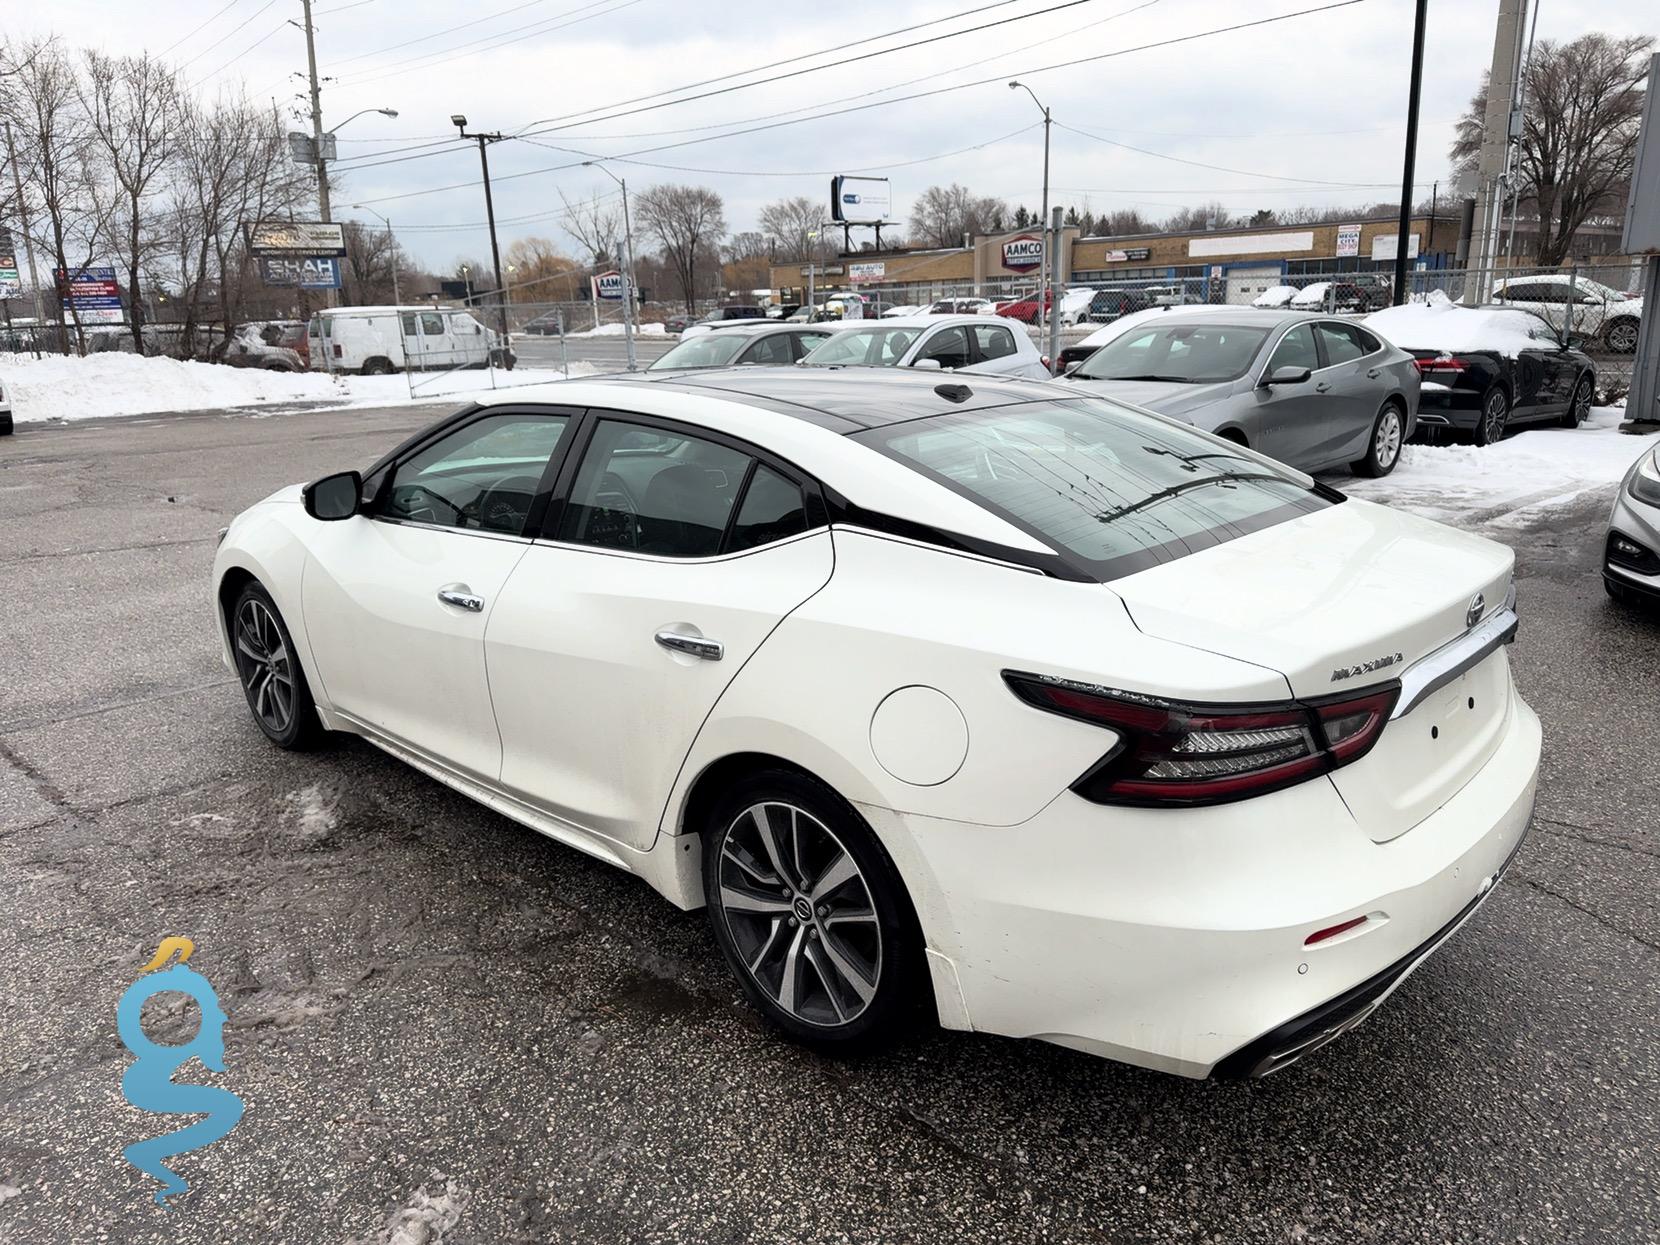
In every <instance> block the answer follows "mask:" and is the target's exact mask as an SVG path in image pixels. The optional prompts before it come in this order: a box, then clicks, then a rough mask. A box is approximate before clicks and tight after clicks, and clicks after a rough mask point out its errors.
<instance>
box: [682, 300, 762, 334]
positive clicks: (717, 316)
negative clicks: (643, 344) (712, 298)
mask: <svg viewBox="0 0 1660 1245" xmlns="http://www.w3.org/2000/svg"><path fill="white" fill-rule="evenodd" d="M764 319H766V314H765V312H764V311H763V310H762V309H761V308H760V307H752V306H748V305H745V304H734V305H732V306H730V307H717V308H715V309H714V310H713V311H711V312H710V313H709V314H708V315H706V316H703V317H701V318H700V319H697V320H691V321H689V322H688V320H687V318H686V317H682V316H670V317H668V319H666V320H664V321H663V327H664V328H665V329H667V330H668V331H669V332H670V333H684V332H685V331H686V330H687V329H688V328H691V327H692V326H693V325H701V326H705V327H707V326H708V325H711V324H725V323H727V322H729V321H732V320H764Z"/></svg>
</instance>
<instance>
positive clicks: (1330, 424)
mask: <svg viewBox="0 0 1660 1245" xmlns="http://www.w3.org/2000/svg"><path fill="white" fill-rule="evenodd" d="M1113 327H1114V328H1115V329H1118V330H1119V331H1118V332H1117V333H1116V334H1115V335H1114V336H1113V337H1112V338H1111V339H1110V340H1109V341H1107V342H1106V343H1105V344H1104V345H1102V346H1101V347H1100V348H1099V349H1098V350H1097V351H1096V352H1095V353H1094V354H1092V355H1090V356H1089V358H1087V359H1085V360H1084V361H1083V362H1082V363H1080V364H1078V365H1077V366H1076V367H1075V368H1073V369H1072V370H1071V371H1070V372H1068V373H1067V379H1068V380H1069V381H1071V382H1072V383H1073V384H1076V385H1078V386H1080V387H1082V388H1085V389H1088V390H1090V391H1091V392H1095V393H1101V394H1105V395H1107V396H1110V397H1113V398H1117V399H1118V400H1119V401H1122V402H1130V403H1133V404H1135V405H1137V406H1141V407H1145V408H1147V409H1148V410H1152V411H1157V412H1158V413H1159V414H1161V415H1168V416H1170V417H1171V418H1173V419H1179V420H1182V421H1183V422H1185V423H1189V424H1192V425H1194V426H1195V427H1197V428H1202V429H1204V430H1205V431H1207V432H1214V433H1217V434H1218V435H1220V436H1223V437H1227V438H1228V439H1229V440H1232V441H1237V442H1239V443H1240V444H1241V445H1246V446H1249V447H1250V448H1251V449H1253V450H1257V451H1259V452H1261V453H1264V454H1267V455H1269V456H1270V457H1272V458H1277V459H1279V460H1280V461H1281V462H1283V463H1286V464H1289V465H1290V466H1293V467H1297V468H1299V469H1301V470H1303V471H1308V472H1315V471H1324V470H1327V469H1329V468H1332V467H1339V466H1344V465H1347V466H1349V467H1350V468H1352V469H1353V470H1354V471H1355V472H1357V473H1359V474H1361V475H1371V476H1383V475H1388V474H1389V473H1390V472H1391V471H1393V470H1394V469H1395V464H1396V463H1397V462H1399V461H1400V456H1401V445H1402V443H1403V442H1405V441H1406V439H1407V438H1408V437H1410V436H1411V435H1412V432H1413V428H1414V426H1415V425H1416V423H1417V418H1418V368H1417V365H1416V363H1414V361H1413V359H1412V356H1411V355H1409V354H1407V353H1406V352H1405V351H1404V350H1400V349H1397V348H1396V347H1395V346H1394V345H1392V344H1390V343H1389V342H1386V341H1384V340H1383V338H1381V337H1379V336H1378V335H1377V333H1376V332H1374V331H1372V330H1371V329H1368V328H1365V327H1363V326H1361V325H1359V324H1356V323H1354V322H1353V321H1350V320H1344V319H1340V318H1335V317H1331V316H1319V315H1310V314H1307V313H1304V312H1287V311H1266V310H1259V309H1257V308H1253V307H1170V308H1155V309H1153V310H1150V311H1143V312H1137V313H1136V314H1135V315H1133V316H1126V317H1124V319H1122V320H1120V321H1118V323H1117V324H1115V325H1114V326H1113Z"/></svg>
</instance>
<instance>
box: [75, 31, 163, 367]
mask: <svg viewBox="0 0 1660 1245" xmlns="http://www.w3.org/2000/svg"><path fill="white" fill-rule="evenodd" d="M82 104H83V107H84V108H85V109H86V112H87V115H88V117H89V118H90V120H91V124H92V133H93V139H94V142H95V143H96V144H97V146H98V147H99V148H100V149H101V152H102V156H103V164H104V167H105V168H106V169H107V170H108V172H109V175H110V176H111V177H112V178H113V179H114V182H115V188H116V191H117V194H116V204H115V206H114V210H113V212H112V217H113V220H112V225H113V228H112V230H111V243H112V245H119V246H120V247H121V250H122V260H123V264H124V267H125V268H126V272H127V298H128V303H129V305H130V308H131V320H132V330H133V343H134V345H135V347H136V348H137V350H138V352H139V353H140V354H143V353H144V300H143V294H142V286H141V284H140V281H141V269H142V268H143V266H144V260H145V257H146V253H147V251H150V250H153V249H154V247H155V245H156V241H155V239H154V237H153V235H151V234H150V233H148V232H147V230H146V224H147V223H148V222H147V219H146V218H147V209H148V206H149V201H150V199H151V197H152V196H153V194H154V193H155V190H156V189H157V184H156V183H157V179H158V178H159V177H160V176H161V175H162V173H163V172H164V170H165V169H166V168H167V165H168V163H169V161H170V160H171V159H172V157H173V147H174V136H175V126H176V125H177V121H178V83H177V80H176V79H175V78H174V76H173V72H172V70H171V69H169V68H168V67H166V66H165V65H163V64H162V63H161V62H160V61H158V60H155V59H154V58H152V57H151V56H149V55H148V54H146V55H143V56H121V57H113V56H108V55H106V54H104V53H102V52H98V51H90V52H88V53H87V54H86V81H85V83H84V85H83V96H82Z"/></svg>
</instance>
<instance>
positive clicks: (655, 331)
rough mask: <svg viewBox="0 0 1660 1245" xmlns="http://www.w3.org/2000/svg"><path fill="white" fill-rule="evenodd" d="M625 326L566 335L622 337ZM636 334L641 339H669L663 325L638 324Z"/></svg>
mask: <svg viewBox="0 0 1660 1245" xmlns="http://www.w3.org/2000/svg"><path fill="white" fill-rule="evenodd" d="M623 329H624V326H623V325H621V324H602V325H600V326H599V327H598V328H597V329H583V330H582V331H581V332H580V333H566V334H565V336H566V337H621V336H623ZM634 329H635V332H636V333H638V334H639V335H640V336H641V337H667V336H668V334H669V331H668V329H666V328H664V327H663V326H662V325H661V324H637V325H635V326H634Z"/></svg>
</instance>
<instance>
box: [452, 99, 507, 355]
mask: <svg viewBox="0 0 1660 1245" xmlns="http://www.w3.org/2000/svg"><path fill="white" fill-rule="evenodd" d="M450 121H451V123H452V124H453V125H454V126H455V128H456V129H458V130H460V131H461V137H462V138H470V139H473V140H474V141H475V142H477V143H478V163H479V167H480V168H482V169H483V170H484V216H485V219H486V220H488V221H489V222H490V259H491V262H492V263H493V264H494V265H495V269H496V311H497V312H498V313H499V318H500V320H501V349H502V355H503V357H504V358H505V357H506V355H507V350H508V340H509V338H510V336H511V334H510V333H509V332H508V329H507V299H506V290H505V287H504V286H503V284H502V279H501V247H500V246H499V245H497V243H496V204H495V200H493V199H492V198H491V197H490V157H489V155H488V154H486V149H487V148H488V147H489V145H490V144H491V143H499V142H501V141H502V139H503V138H505V137H506V135H504V134H502V133H500V132H499V131H498V132H496V133H494V134H469V133H467V117H466V114H465V113H459V112H455V113H451V114H450Z"/></svg>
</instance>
